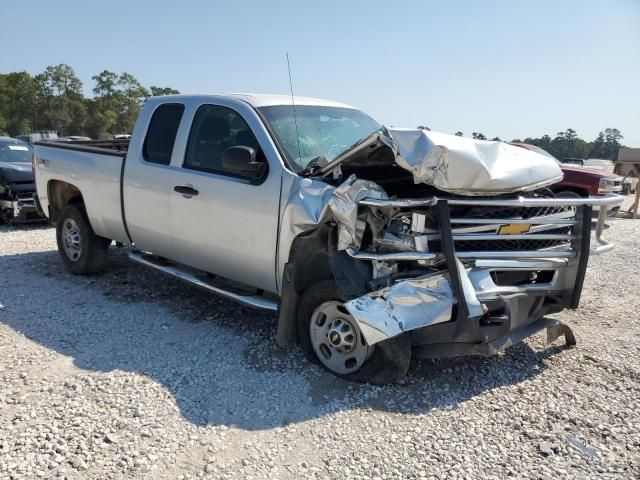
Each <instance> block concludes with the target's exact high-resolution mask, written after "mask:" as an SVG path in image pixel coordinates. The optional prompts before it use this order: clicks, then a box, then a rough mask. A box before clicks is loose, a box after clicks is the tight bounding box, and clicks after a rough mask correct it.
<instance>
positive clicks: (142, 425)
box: [0, 220, 640, 479]
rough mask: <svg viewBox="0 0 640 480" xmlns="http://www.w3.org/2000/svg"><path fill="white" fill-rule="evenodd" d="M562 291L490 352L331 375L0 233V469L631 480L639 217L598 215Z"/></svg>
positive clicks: (155, 280) (264, 325) (121, 256)
mask: <svg viewBox="0 0 640 480" xmlns="http://www.w3.org/2000/svg"><path fill="white" fill-rule="evenodd" d="M607 236H608V237H610V238H611V239H612V240H613V241H615V243H616V244H617V248H616V250H614V251H613V252H611V253H610V254H607V255H604V256H600V257H594V258H592V260H591V262H590V267H589V271H588V275H587V279H586V283H585V289H584V293H583V297H582V305H581V307H580V309H579V310H577V311H568V312H563V313H561V314H559V315H558V318H560V319H562V320H563V321H566V322H568V323H569V324H570V325H571V326H572V328H573V329H574V332H575V333H576V336H577V340H578V346H577V347H576V348H573V349H566V348H564V347H563V346H562V342H561V341H558V342H556V344H554V345H553V346H551V347H549V348H547V349H545V347H544V343H543V339H542V336H539V337H534V338H532V339H530V340H528V341H527V342H525V343H521V344H519V345H517V346H515V347H513V348H511V349H509V350H508V351H507V352H505V353H504V354H501V355H497V356H494V357H490V358H461V359H455V360H446V361H445V360H441V361H430V362H424V363H421V364H417V365H415V366H413V367H412V369H411V372H410V375H409V377H408V378H407V380H406V381H405V382H404V383H403V384H402V385H396V386H391V387H374V386H368V385H360V384H351V383H348V382H345V381H342V380H339V379H336V378H334V377H332V376H331V375H329V374H327V373H324V372H323V371H322V370H321V369H319V368H318V367H316V366H314V365H311V364H309V363H307V362H306V361H305V360H304V358H303V356H302V354H301V353H300V352H299V351H295V350H294V351H290V352H284V351H281V350H279V349H278V348H277V347H276V346H275V341H274V337H275V329H276V322H275V316H274V315H272V314H263V313H256V312H255V311H253V310H249V309H245V308H242V307H239V306H237V305H235V304H232V303H229V302H227V301H225V300H221V299H218V298H216V297H213V296H211V295H209V294H207V293H205V292H203V291H200V290H198V289H195V288H192V287H190V286H188V285H185V284H182V283H180V282H178V281H177V280H173V279H171V278H168V277H165V276H162V275H160V274H158V273H155V272H152V271H149V270H146V269H144V268H143V267H139V266H137V265H133V264H132V263H130V262H129V261H128V260H127V258H126V251H125V250H124V249H115V248H114V249H113V252H112V253H113V255H112V257H113V258H112V262H111V264H110V267H109V270H108V271H107V272H106V273H105V274H103V275H100V276H94V277H75V276H72V275H70V274H69V273H67V272H66V271H65V270H64V269H63V267H62V264H61V262H60V260H59V259H58V254H57V252H56V251H55V236H54V230H53V229H51V228H49V227H33V226H31V227H0V271H2V272H3V275H2V276H1V277H0V385H1V388H0V478H2V479H4V478H29V479H31V478H36V477H53V478H70V479H76V478H95V479H104V478H154V479H163V478H167V479H169V478H171V479H174V478H179V479H195V478H211V479H224V478H234V479H235V478H239V479H250V478H275V479H298V478H319V479H345V478H354V479H422V478H472V479H475V478H505V477H508V476H513V477H516V478H544V479H551V478H553V479H555V478H580V479H583V478H640V360H639V359H640V325H639V318H638V317H639V312H640V296H639V295H638V285H640V269H639V268H638V263H637V258H638V252H639V251H640V221H638V220H613V221H611V222H610V228H609V229H608V231H607Z"/></svg>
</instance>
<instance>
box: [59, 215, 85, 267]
mask: <svg viewBox="0 0 640 480" xmlns="http://www.w3.org/2000/svg"><path fill="white" fill-rule="evenodd" d="M62 240H63V244H64V251H65V253H66V254H67V257H69V259H70V260H72V261H74V262H75V261H76V260H78V259H79V258H80V254H81V253H82V238H81V236H80V228H79V227H78V224H77V223H76V221H75V220H73V219H72V218H67V219H66V220H65V222H64V225H63V232H62Z"/></svg>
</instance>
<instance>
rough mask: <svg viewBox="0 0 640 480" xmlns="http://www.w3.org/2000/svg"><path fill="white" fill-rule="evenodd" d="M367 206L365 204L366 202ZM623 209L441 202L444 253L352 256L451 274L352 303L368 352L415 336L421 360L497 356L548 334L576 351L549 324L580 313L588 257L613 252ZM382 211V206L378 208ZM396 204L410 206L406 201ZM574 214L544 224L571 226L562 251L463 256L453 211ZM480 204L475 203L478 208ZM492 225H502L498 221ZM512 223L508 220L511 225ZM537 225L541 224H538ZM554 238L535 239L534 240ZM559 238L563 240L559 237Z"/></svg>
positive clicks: (589, 203)
mask: <svg viewBox="0 0 640 480" xmlns="http://www.w3.org/2000/svg"><path fill="white" fill-rule="evenodd" d="M365 201H366V200H365ZM621 201H622V199H620V198H619V197H617V196H610V197H600V198H589V199H575V200H574V199H525V198H520V199H517V200H458V199H456V200H450V201H448V200H437V201H436V202H435V205H434V208H435V210H436V214H437V218H438V224H439V230H440V240H441V246H442V251H441V252H402V253H397V254H395V253H392V254H380V255H379V256H378V258H376V256H377V254H375V253H363V252H353V251H351V252H349V253H350V255H352V256H353V257H355V258H361V259H364V258H366V259H368V260H373V261H389V256H391V257H393V261H422V262H432V263H434V264H435V262H440V264H442V262H446V269H445V270H440V271H438V272H437V273H432V274H428V275H425V276H423V277H418V278H410V279H403V280H400V281H397V282H395V283H393V284H391V285H389V286H387V287H385V288H383V289H380V290H378V291H375V292H372V293H369V294H367V295H364V296H362V297H359V298H356V299H354V300H352V301H350V302H347V304H346V307H347V309H348V310H349V313H350V314H351V315H352V316H353V318H354V319H355V321H356V322H357V323H358V325H359V327H360V329H361V331H362V332H363V336H364V337H365V339H366V340H367V342H368V343H369V344H375V343H378V342H380V341H384V340H387V339H389V338H392V337H395V336H397V335H400V334H403V333H406V332H410V335H411V339H412V344H413V346H414V348H415V350H416V353H417V355H418V356H422V357H447V356H458V355H490V354H493V353H495V352H496V351H498V350H500V349H503V348H507V347H508V346H510V345H512V344H514V343H517V342H519V341H521V340H522V339H524V338H526V337H528V336H530V335H533V334H534V333H536V332H538V331H540V330H543V329H547V331H548V332H550V335H551V336H555V337H557V336H558V335H559V334H564V335H565V338H566V340H567V343H575V339H574V338H573V334H572V333H571V331H570V329H569V328H568V327H566V325H563V324H561V323H560V322H559V321H557V320H553V319H549V318H544V317H545V316H546V315H549V314H553V313H557V312H560V311H561V310H563V309H564V308H577V307H578V304H579V301H580V295H581V292H582V285H583V282H584V276H585V272H586V267H587V262H588V258H589V254H590V253H592V254H599V253H603V252H606V251H608V250H610V249H611V248H613V245H612V244H611V243H609V242H607V241H606V240H605V239H604V238H603V237H602V233H603V231H604V222H605V219H606V216H607V213H608V210H609V209H610V208H611V207H612V206H614V205H617V204H619V203H620V202H621ZM376 202H378V203H379V201H377V200H376ZM393 202H406V200H401V201H394V200H390V201H389V203H393ZM453 202H461V203H465V204H468V203H471V204H485V205H486V204H492V205H507V206H513V205H518V206H520V207H541V206H549V207H557V206H564V207H572V210H571V211H572V212H573V216H572V218H570V219H567V218H562V219H558V218H556V219H554V220H549V219H548V218H547V219H546V220H545V221H546V222H553V223H552V225H559V224H565V223H571V225H572V231H571V234H565V235H564V236H563V237H562V239H564V240H566V241H567V244H566V245H565V246H562V247H554V248H547V249H540V250H535V251H484V252H470V251H464V252H456V249H455V240H456V238H459V237H460V236H459V235H457V234H453V233H452V230H451V219H450V217H449V203H453ZM474 202H476V203H474ZM596 206H597V207H601V208H600V212H599V215H598V221H597V224H596V227H595V232H594V237H595V240H596V243H597V245H595V246H592V245H591V236H592V231H591V230H592V210H593V207H596ZM491 222H492V223H495V222H500V220H495V219H492V220H491ZM508 222H513V219H507V220H505V221H504V223H508ZM534 223H535V221H534ZM536 236H538V237H539V238H549V237H551V236H552V235H551V234H548V233H547V234H545V233H542V234H541V233H538V234H536V233H533V234H531V235H530V236H528V238H531V239H533V238H535V237H536ZM558 236H559V235H558Z"/></svg>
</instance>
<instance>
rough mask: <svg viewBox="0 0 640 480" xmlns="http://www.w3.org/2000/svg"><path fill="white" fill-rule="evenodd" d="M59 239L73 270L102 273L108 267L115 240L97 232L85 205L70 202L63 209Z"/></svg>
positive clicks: (62, 254) (57, 227)
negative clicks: (112, 244)
mask: <svg viewBox="0 0 640 480" xmlns="http://www.w3.org/2000/svg"><path fill="white" fill-rule="evenodd" d="M56 239H57V242H58V252H59V253H60V257H61V258H62V261H63V262H64V263H65V265H66V266H67V268H68V269H69V270H70V271H71V272H72V273H75V274H78V275H85V274H91V273H98V272H99V271H101V270H102V269H103V268H104V267H105V265H106V263H107V259H108V250H109V245H110V244H111V240H108V239H106V238H103V237H100V236H98V235H96V234H95V232H94V231H93V229H92V228H91V224H90V223H89V219H88V218H87V214H86V212H85V210H84V208H83V207H82V206H81V205H76V204H69V205H67V206H66V207H64V208H63V209H62V212H60V217H59V218H58V223H57V226H56Z"/></svg>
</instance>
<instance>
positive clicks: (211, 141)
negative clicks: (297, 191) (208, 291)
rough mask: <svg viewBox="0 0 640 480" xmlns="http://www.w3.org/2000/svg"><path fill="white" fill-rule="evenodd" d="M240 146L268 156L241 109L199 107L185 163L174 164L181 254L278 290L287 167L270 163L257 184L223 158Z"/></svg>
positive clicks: (174, 215) (173, 205)
mask: <svg viewBox="0 0 640 480" xmlns="http://www.w3.org/2000/svg"><path fill="white" fill-rule="evenodd" d="M254 122H255V120H254ZM233 146H248V147H252V148H254V149H255V150H256V151H257V159H258V160H260V161H264V162H267V158H266V157H265V155H264V153H263V151H264V149H262V148H261V147H260V145H259V143H258V140H257V139H256V135H255V134H254V132H253V131H252V130H251V128H250V127H249V125H248V124H247V122H246V121H245V119H244V118H243V117H242V116H241V114H240V113H239V112H238V111H236V110H235V109H233V108H229V107H227V106H222V105H212V104H202V105H200V106H198V108H197V110H196V112H195V115H194V118H193V122H192V124H191V129H190V132H189V136H188V140H187V142H186V145H185V149H184V159H183V161H182V165H180V166H178V165H174V167H178V168H174V169H173V182H174V184H173V189H172V191H171V192H170V200H169V204H170V210H171V229H172V236H173V238H174V241H175V245H176V248H177V250H176V255H177V258H176V260H178V261H179V262H181V263H184V264H186V265H190V266H193V267H196V268H199V269H202V270H205V271H207V272H210V273H213V274H216V275H220V276H223V277H225V278H229V279H232V280H235V281H238V282H242V283H245V284H248V285H251V286H255V287H258V288H262V289H264V290H267V291H271V292H275V291H276V276H275V265H276V243H277V234H278V207H279V198H280V174H281V171H280V169H278V168H273V167H274V165H271V166H270V168H269V171H268V172H267V174H266V176H265V178H264V179H262V181H261V182H260V183H257V184H252V183H250V182H249V181H248V180H246V179H244V178H240V177H238V176H234V175H232V174H230V173H229V172H227V171H225V168H224V165H223V162H222V158H223V154H224V151H225V150H226V149H227V148H229V147H233Z"/></svg>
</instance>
